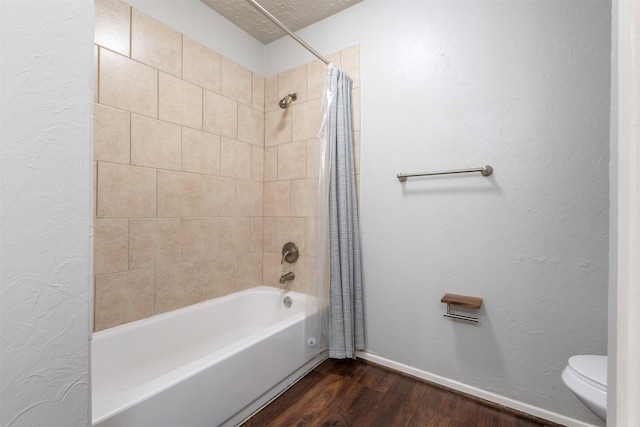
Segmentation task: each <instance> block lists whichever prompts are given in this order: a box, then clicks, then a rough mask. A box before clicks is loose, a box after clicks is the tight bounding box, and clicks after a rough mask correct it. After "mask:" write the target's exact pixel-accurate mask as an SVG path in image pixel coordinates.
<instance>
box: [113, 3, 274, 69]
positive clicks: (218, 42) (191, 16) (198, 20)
mask: <svg viewBox="0 0 640 427" xmlns="http://www.w3.org/2000/svg"><path fill="white" fill-rule="evenodd" d="M124 1H126V2H127V3H129V4H130V5H132V6H133V7H135V8H138V9H139V10H141V11H143V12H144V13H146V14H148V15H150V16H153V17H154V18H156V19H158V20H159V21H162V22H164V23H165V24H167V25H169V26H170V27H172V28H173V29H175V30H177V31H179V32H181V33H183V34H185V35H187V36H189V37H191V38H192V39H194V40H197V41H199V42H200V43H202V44H204V45H205V46H207V47H209V48H211V49H213V50H215V51H216V52H218V53H220V54H221V55H222V56H225V57H227V58H229V59H231V60H232V61H235V62H237V63H238V64H240V65H242V66H244V67H246V68H248V69H249V70H251V71H253V72H254V73H256V74H258V75H260V76H264V72H265V68H264V45H263V44H262V43H260V42H259V41H258V40H256V39H254V38H253V37H251V36H250V35H249V34H247V33H246V32H244V31H243V30H241V29H240V28H238V27H237V26H235V25H234V24H232V23H231V22H230V21H228V20H227V19H226V18H224V17H223V16H222V15H220V14H218V13H216V12H214V11H213V9H211V8H210V7H208V6H206V5H205V4H204V3H202V2H201V1H200V0H163V1H157V0H124ZM242 1H244V0H242Z"/></svg>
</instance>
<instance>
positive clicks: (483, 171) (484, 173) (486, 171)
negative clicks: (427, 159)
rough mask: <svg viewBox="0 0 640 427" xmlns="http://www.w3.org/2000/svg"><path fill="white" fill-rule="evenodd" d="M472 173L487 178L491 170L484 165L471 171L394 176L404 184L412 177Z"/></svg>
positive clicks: (460, 170)
mask: <svg viewBox="0 0 640 427" xmlns="http://www.w3.org/2000/svg"><path fill="white" fill-rule="evenodd" d="M472 172H480V173H481V174H482V176H489V175H491V174H492V173H493V168H492V167H491V166H489V165H485V166H483V167H481V168H472V169H457V170H452V171H440V172H416V173H404V172H400V173H399V174H397V175H396V177H397V178H398V181H400V182H405V181H406V180H407V178H411V177H414V176H431V175H449V174H454V173H472Z"/></svg>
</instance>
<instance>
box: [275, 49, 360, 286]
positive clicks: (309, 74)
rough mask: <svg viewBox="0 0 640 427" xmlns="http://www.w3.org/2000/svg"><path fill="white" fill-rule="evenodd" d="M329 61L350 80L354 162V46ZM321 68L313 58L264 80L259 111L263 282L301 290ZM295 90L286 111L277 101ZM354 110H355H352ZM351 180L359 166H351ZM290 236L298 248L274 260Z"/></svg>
mask: <svg viewBox="0 0 640 427" xmlns="http://www.w3.org/2000/svg"><path fill="white" fill-rule="evenodd" d="M327 59H329V61H331V62H333V63H334V64H336V65H338V66H340V67H341V68H343V69H344V70H345V71H346V72H347V73H348V74H349V76H350V77H351V78H352V80H353V90H352V96H353V105H354V129H355V150H356V153H355V155H356V159H357V162H359V161H360V156H359V150H360V112H359V108H360V65H359V64H360V50H359V47H358V46H353V47H350V48H348V49H344V50H342V51H340V52H337V53H335V54H332V55H329V57H328V58H327ZM326 73H327V67H326V65H325V64H324V63H322V62H320V61H319V60H317V61H314V62H311V63H308V64H305V65H302V66H300V67H296V68H294V69H291V70H287V71H285V72H283V73H280V74H278V75H275V76H271V77H267V78H266V79H265V82H264V84H265V88H264V93H265V115H264V126H265V129H264V135H265V148H264V181H265V182H264V222H263V233H264V234H263V247H264V255H263V269H262V271H263V284H265V285H268V286H276V287H281V288H285V289H291V290H295V291H298V292H304V291H305V288H306V286H307V284H308V282H309V281H310V280H312V278H313V276H314V264H315V262H314V261H315V260H314V259H313V255H315V254H314V253H313V245H312V244H310V241H311V239H313V236H314V234H313V233H314V231H315V228H314V224H315V221H314V215H315V212H316V204H317V179H316V178H315V177H316V176H317V171H315V170H314V168H313V165H314V154H315V152H316V151H317V149H318V144H319V142H318V141H317V140H316V138H315V135H316V133H317V131H318V123H317V120H318V115H319V110H320V103H321V98H322V93H323V89H324V83H325V79H326ZM294 92H295V93H297V100H296V101H293V103H292V104H291V106H290V107H289V108H288V109H287V110H282V109H280V108H279V107H278V101H279V100H280V99H282V98H283V97H284V96H286V95H287V94H289V93H294ZM356 109H357V111H356ZM356 172H357V175H356V182H359V173H360V167H359V164H357V165H356ZM289 241H292V242H294V243H296V245H297V246H298V248H299V249H300V254H301V256H300V258H299V260H298V261H297V262H296V263H294V264H287V263H285V264H284V265H281V264H280V261H281V253H282V252H281V251H282V246H283V245H284V244H285V243H286V242H289ZM288 271H293V272H294V273H295V274H296V278H295V280H294V281H293V282H290V283H286V284H285V285H280V284H279V283H278V279H279V278H280V276H281V275H282V274H284V273H286V272H288Z"/></svg>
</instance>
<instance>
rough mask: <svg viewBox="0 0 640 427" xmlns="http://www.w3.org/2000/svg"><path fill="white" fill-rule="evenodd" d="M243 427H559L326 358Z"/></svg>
mask: <svg viewBox="0 0 640 427" xmlns="http://www.w3.org/2000/svg"><path fill="white" fill-rule="evenodd" d="M242 426H243V427H257V426H260V427H264V426H272V427H280V426H287V427H288V426H297V427H370V426H381V427H387V426H389V427H395V426H401V427H404V426H416V427H431V426H433V427H465V426H469V427H500V426H504V427H560V426H558V425H557V424H553V423H548V422H545V421H544V420H540V419H537V418H534V417H530V416H528V415H526V414H521V413H519V412H516V411H512V410H509V409H508V408H503V407H500V406H499V405H496V404H493V403H490V402H485V401H482V400H480V399H477V398H474V397H471V396H467V395H464V394H462V393H459V392H456V391H453V390H449V389H446V388H444V387H441V386H438V385H435V384H431V383H428V382H425V381H422V380H419V379H417V378H413V377H410V376H407V375H404V374H401V373H398V372H394V371H391V370H389V369H387V368H383V367H381V366H377V365H375V364H371V363H369V362H364V361H360V360H359V361H353V360H334V359H328V360H326V361H325V362H323V363H322V364H320V365H319V366H318V367H316V368H315V369H314V370H313V371H311V372H310V373H309V374H307V376H305V377H304V378H302V379H301V380H300V381H299V382H298V383H296V384H294V385H293V386H292V387H291V388H290V389H289V390H287V391H286V392H284V393H283V394H282V395H281V396H280V397H278V398H277V399H276V400H274V401H273V402H271V403H270V404H269V405H267V406H266V407H265V408H264V409H262V410H261V411H260V412H258V413H257V414H255V415H254V416H253V417H251V418H250V419H249V420H248V421H246V422H245V423H244V424H243V425H242Z"/></svg>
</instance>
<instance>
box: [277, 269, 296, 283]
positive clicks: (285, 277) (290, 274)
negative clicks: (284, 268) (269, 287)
mask: <svg viewBox="0 0 640 427" xmlns="http://www.w3.org/2000/svg"><path fill="white" fill-rule="evenodd" d="M295 278H296V275H295V273H294V272H293V271H290V272H288V273H287V274H283V275H282V276H280V284H281V285H282V284H284V283H285V282H288V281H289V280H293V279H295Z"/></svg>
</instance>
